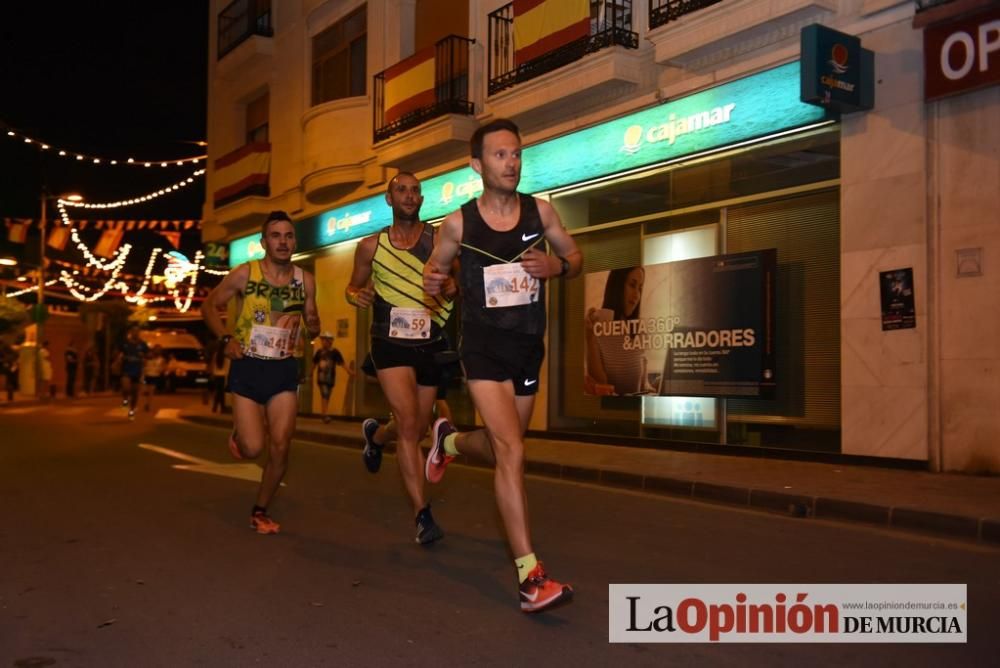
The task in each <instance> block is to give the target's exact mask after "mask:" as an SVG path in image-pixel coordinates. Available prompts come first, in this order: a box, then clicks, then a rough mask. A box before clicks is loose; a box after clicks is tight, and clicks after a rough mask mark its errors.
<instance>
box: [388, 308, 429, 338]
mask: <svg viewBox="0 0 1000 668" xmlns="http://www.w3.org/2000/svg"><path fill="white" fill-rule="evenodd" d="M430 335H431V314H430V313H429V312H428V311H427V309H422V308H400V307H398V306H394V307H393V308H392V310H391V311H389V337H390V338H393V339H426V338H429V337H430Z"/></svg>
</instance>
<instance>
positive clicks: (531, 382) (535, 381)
mask: <svg viewBox="0 0 1000 668" xmlns="http://www.w3.org/2000/svg"><path fill="white" fill-rule="evenodd" d="M537 382H538V379H537V378H536V379H534V380H526V381H524V386H525V387H530V386H531V385H534V384H535V383H537Z"/></svg>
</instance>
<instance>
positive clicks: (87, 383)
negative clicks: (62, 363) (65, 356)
mask: <svg viewBox="0 0 1000 668" xmlns="http://www.w3.org/2000/svg"><path fill="white" fill-rule="evenodd" d="M100 365H101V360H100V358H98V356H97V349H96V348H95V347H94V344H90V345H89V346H87V349H86V350H85V351H84V352H83V393H84V394H85V395H91V394H93V393H94V387H95V382H96V380H97V372H98V369H99V368H100Z"/></svg>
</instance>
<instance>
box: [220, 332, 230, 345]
mask: <svg viewBox="0 0 1000 668" xmlns="http://www.w3.org/2000/svg"><path fill="white" fill-rule="evenodd" d="M232 340H233V335H232V334H223V335H222V338H221V339H219V341H221V342H222V345H223V347H225V346H227V345H229V342H230V341H232Z"/></svg>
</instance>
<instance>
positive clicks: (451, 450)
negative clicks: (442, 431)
mask: <svg viewBox="0 0 1000 668" xmlns="http://www.w3.org/2000/svg"><path fill="white" fill-rule="evenodd" d="M457 440H458V432H457V431H456V432H454V433H451V434H448V435H447V436H445V437H444V444H443V445H444V451H445V454H448V455H451V456H452V457H454V456H456V455H458V454H459V453H458V448H456V447H455V441H457Z"/></svg>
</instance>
